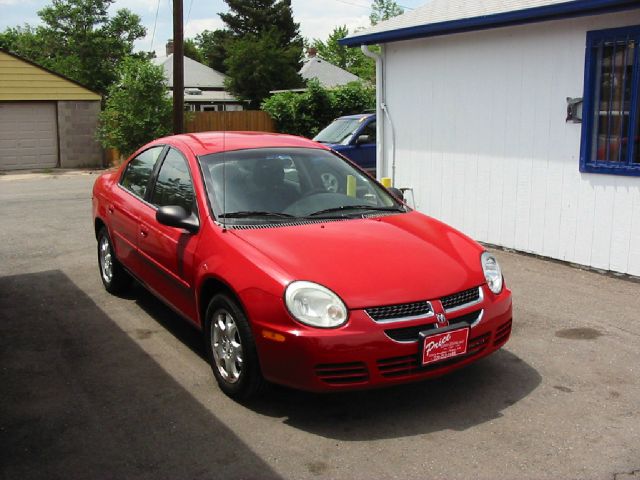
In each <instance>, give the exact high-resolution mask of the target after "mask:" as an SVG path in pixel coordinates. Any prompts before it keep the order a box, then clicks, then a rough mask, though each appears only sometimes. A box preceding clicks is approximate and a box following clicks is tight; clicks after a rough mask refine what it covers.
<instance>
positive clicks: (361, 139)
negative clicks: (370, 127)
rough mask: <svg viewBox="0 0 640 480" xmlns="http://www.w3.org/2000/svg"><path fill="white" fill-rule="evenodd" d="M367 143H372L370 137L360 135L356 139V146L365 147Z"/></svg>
mask: <svg viewBox="0 0 640 480" xmlns="http://www.w3.org/2000/svg"><path fill="white" fill-rule="evenodd" d="M367 143H372V142H371V137H370V136H369V135H360V136H358V138H356V145H365V144H367Z"/></svg>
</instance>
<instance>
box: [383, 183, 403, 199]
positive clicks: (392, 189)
mask: <svg viewBox="0 0 640 480" xmlns="http://www.w3.org/2000/svg"><path fill="white" fill-rule="evenodd" d="M387 190H389V193H390V194H391V195H393V196H394V197H396V198H397V199H398V200H400V201H402V202H404V193H402V190H400V189H399V188H396V187H389V188H387Z"/></svg>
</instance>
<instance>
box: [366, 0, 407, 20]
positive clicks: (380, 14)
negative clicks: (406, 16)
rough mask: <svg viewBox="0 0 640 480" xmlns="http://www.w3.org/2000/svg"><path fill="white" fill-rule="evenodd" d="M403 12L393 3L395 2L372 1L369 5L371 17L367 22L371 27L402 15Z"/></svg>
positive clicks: (389, 0)
mask: <svg viewBox="0 0 640 480" xmlns="http://www.w3.org/2000/svg"><path fill="white" fill-rule="evenodd" d="M403 13H404V10H403V9H402V8H401V7H400V6H399V5H398V4H397V3H396V2H395V0H373V4H372V5H371V15H369V20H370V21H371V25H376V24H377V23H379V22H382V21H384V20H388V19H390V18H391V17H397V16H398V15H402V14H403Z"/></svg>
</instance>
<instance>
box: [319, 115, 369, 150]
mask: <svg viewBox="0 0 640 480" xmlns="http://www.w3.org/2000/svg"><path fill="white" fill-rule="evenodd" d="M362 120H363V119H361V118H339V119H337V120H334V121H333V122H332V123H331V124H329V126H327V127H326V128H324V130H322V131H321V132H320V133H318V135H316V136H315V137H314V138H313V139H314V140H315V141H316V142H322V143H344V144H346V143H347V142H348V141H349V138H350V137H351V135H353V134H354V133H355V131H356V130H357V129H358V127H359V126H360V123H361V122H362Z"/></svg>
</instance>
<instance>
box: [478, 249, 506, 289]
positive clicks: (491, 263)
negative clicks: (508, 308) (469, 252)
mask: <svg viewBox="0 0 640 480" xmlns="http://www.w3.org/2000/svg"><path fill="white" fill-rule="evenodd" d="M480 262H481V263H482V271H483V272H484V278H485V279H486V280H487V285H488V286H489V290H491V291H492V292H493V293H495V294H496V295H497V294H498V293H500V292H501V291H502V270H501V269H500V264H498V260H496V257H494V256H493V255H492V254H490V253H489V252H484V253H483V254H482V256H481V257H480Z"/></svg>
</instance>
